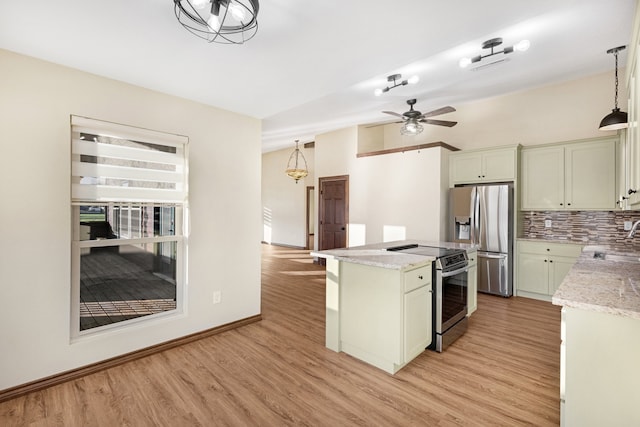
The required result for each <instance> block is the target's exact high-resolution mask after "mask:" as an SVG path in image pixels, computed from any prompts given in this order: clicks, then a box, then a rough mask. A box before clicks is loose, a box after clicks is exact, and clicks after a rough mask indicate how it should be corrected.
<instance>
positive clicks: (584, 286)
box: [552, 246, 640, 319]
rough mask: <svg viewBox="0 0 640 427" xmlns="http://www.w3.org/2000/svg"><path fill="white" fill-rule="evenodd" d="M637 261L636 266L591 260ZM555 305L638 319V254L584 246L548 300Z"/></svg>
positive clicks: (639, 267) (639, 300)
mask: <svg viewBox="0 0 640 427" xmlns="http://www.w3.org/2000/svg"><path fill="white" fill-rule="evenodd" d="M596 253H604V254H610V255H613V256H614V257H615V256H616V255H623V256H627V257H629V258H632V257H634V256H635V257H637V258H636V262H629V261H616V260H609V259H598V258H595V254H596ZM552 302H553V304H555V305H562V306H565V307H572V308H579V309H583V310H589V311H598V312H602V313H608V314H615V315H619V316H625V317H632V318H635V319H640V254H637V253H635V254H633V253H629V252H621V251H619V250H616V249H615V248H612V247H603V246H586V247H585V248H584V250H583V252H582V255H580V257H579V258H578V260H577V261H576V263H575V265H574V266H573V267H572V268H571V270H570V271H569V274H567V276H566V277H565V278H564V280H563V281H562V283H561V285H560V287H559V288H558V290H557V291H556V292H555V294H554V295H553V298H552Z"/></svg>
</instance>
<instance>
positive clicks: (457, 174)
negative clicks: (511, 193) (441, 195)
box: [449, 147, 518, 186]
mask: <svg viewBox="0 0 640 427" xmlns="http://www.w3.org/2000/svg"><path fill="white" fill-rule="evenodd" d="M517 153H518V147H507V148H494V149H488V150H477V151H458V152H454V153H451V154H449V168H450V174H451V176H450V184H451V185H452V186H453V185H455V184H469V183H478V182H500V181H514V180H515V179H516V175H517V174H516V170H517V157H518V156H517Z"/></svg>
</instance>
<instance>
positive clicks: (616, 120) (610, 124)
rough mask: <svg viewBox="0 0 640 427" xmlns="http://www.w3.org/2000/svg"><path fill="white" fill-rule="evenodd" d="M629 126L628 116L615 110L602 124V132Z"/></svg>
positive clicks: (617, 109) (605, 117)
mask: <svg viewBox="0 0 640 427" xmlns="http://www.w3.org/2000/svg"><path fill="white" fill-rule="evenodd" d="M628 126H629V123H628V115H627V113H625V112H624V111H620V109H619V108H614V109H613V110H611V112H610V113H609V114H607V115H606V116H604V118H603V119H602V121H601V122H600V127H599V129H600V130H618V129H625V128H627V127H628Z"/></svg>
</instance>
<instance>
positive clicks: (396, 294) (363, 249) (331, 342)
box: [312, 240, 473, 374]
mask: <svg viewBox="0 0 640 427" xmlns="http://www.w3.org/2000/svg"><path fill="white" fill-rule="evenodd" d="M407 244H418V245H421V246H439V247H447V248H450V249H464V250H472V249H473V248H472V247H471V246H470V245H463V244H456V243H444V242H426V241H419V240H403V241H395V242H386V243H379V244H372V245H365V246H358V247H352V248H344V249H334V250H328V251H322V252H313V253H312V255H313V256H317V257H321V258H325V259H326V272H327V278H326V341H325V343H326V346H327V347H328V348H330V349H331V350H334V351H338V352H339V351H343V352H345V353H348V354H350V355H352V356H354V357H356V358H358V359H360V360H363V361H365V362H367V363H370V364H372V365H374V366H376V367H378V368H380V369H383V370H384V371H386V372H389V373H391V374H394V373H396V372H397V371H398V370H400V369H401V368H402V367H404V366H405V365H406V364H407V363H409V362H410V361H411V360H413V359H414V358H415V357H416V356H418V355H419V354H420V353H422V352H423V351H424V350H425V349H426V347H427V346H429V344H431V339H432V324H431V323H432V300H431V298H432V283H431V277H432V263H433V261H434V259H435V258H433V257H430V256H424V255H415V254H405V253H397V252H390V251H386V250H385V249H386V248H389V247H393V246H399V245H407Z"/></svg>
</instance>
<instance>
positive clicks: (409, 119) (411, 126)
mask: <svg viewBox="0 0 640 427" xmlns="http://www.w3.org/2000/svg"><path fill="white" fill-rule="evenodd" d="M415 103H416V100H415V99H408V100H407V104H409V111H406V112H404V113H402V114H399V113H395V112H393V111H383V113H385V114H390V115H392V116H396V117H398V118H400V119H402V121H400V122H394V123H404V126H402V129H401V130H400V132H402V134H405V135H415V134H418V133H420V132H422V125H421V124H420V123H426V124H428V125H436V126H447V127H452V126H455V125H457V124H458V122H452V121H449V120H434V119H428V118H427V117H433V116H439V115H440V114H446V113H452V112H454V111H456V109H455V108H453V107H449V106H447V107H442V108H438V109H437V110H433V111H429V112H426V113H421V112H420V111H418V110H414V109H413V106H414V105H415Z"/></svg>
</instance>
